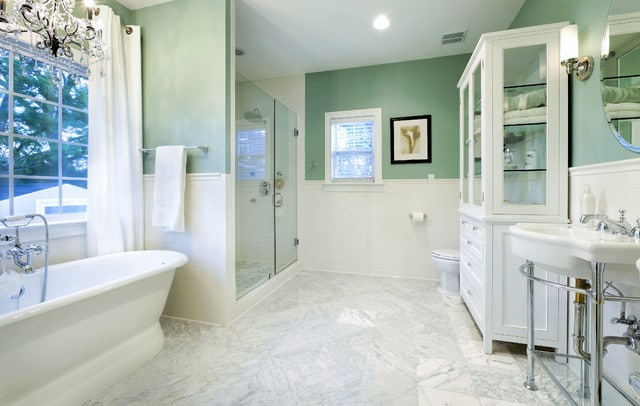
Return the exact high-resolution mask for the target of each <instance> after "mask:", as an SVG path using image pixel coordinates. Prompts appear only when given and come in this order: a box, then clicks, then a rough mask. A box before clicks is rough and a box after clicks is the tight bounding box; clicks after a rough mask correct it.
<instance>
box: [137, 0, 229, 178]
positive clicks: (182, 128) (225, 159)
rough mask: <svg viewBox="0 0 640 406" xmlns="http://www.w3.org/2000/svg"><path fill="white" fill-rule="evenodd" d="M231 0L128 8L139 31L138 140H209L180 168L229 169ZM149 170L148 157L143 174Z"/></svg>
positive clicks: (150, 161)
mask: <svg viewBox="0 0 640 406" xmlns="http://www.w3.org/2000/svg"><path fill="white" fill-rule="evenodd" d="M229 1H230V0H180V1H172V2H168V3H163V4H159V5H157V6H153V7H146V8H143V9H140V10H136V11H134V23H135V24H136V25H139V26H141V27H142V28H141V32H142V92H143V97H142V102H143V119H144V129H143V131H144V133H143V134H144V146H145V147H155V146H159V145H167V144H184V145H187V146H198V145H208V146H209V153H208V154H204V153H201V152H199V151H190V152H189V159H188V160H187V172H189V173H206V172H226V173H229V151H228V150H229V147H228V146H229V137H228V133H229V131H228V130H229V118H228V115H229V112H230V108H229V100H230V88H231V86H232V85H233V83H231V80H230V68H229V66H230V64H229V58H228V55H229V49H230V45H229V27H230V11H229V10H230V5H229ZM152 172H153V157H149V158H147V159H146V160H145V173H152Z"/></svg>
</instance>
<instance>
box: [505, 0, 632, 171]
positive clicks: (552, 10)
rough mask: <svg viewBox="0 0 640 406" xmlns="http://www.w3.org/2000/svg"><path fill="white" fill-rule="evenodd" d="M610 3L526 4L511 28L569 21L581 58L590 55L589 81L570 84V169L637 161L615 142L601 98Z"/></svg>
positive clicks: (563, 0)
mask: <svg viewBox="0 0 640 406" xmlns="http://www.w3.org/2000/svg"><path fill="white" fill-rule="evenodd" d="M610 5H611V1H610V0H580V1H575V0H527V2H526V3H525V4H524V5H523V6H522V9H521V10H520V12H519V14H518V15H517V16H516V18H515V19H514V21H513V23H512V25H511V28H520V27H527V26H532V25H539V24H547V23H554V22H560V21H569V22H571V23H573V24H578V27H579V37H580V38H579V39H580V54H581V55H592V56H593V58H594V60H595V69H594V71H593V74H592V76H591V78H589V79H588V80H586V81H578V80H577V79H576V78H575V76H573V77H572V80H571V133H570V140H571V141H570V143H571V144H570V153H571V156H570V165H571V166H580V165H588V164H595V163H602V162H610V161H618V160H622V159H629V158H637V157H638V155H637V154H634V153H632V152H629V151H627V150H626V149H624V148H623V147H622V146H621V145H620V144H618V142H617V141H616V140H615V138H614V136H613V134H612V133H611V130H610V129H609V125H608V124H607V121H606V119H605V116H604V112H603V109H602V101H601V97H600V80H599V78H600V47H601V42H602V36H603V34H604V22H605V20H606V17H607V14H608V12H609V7H610Z"/></svg>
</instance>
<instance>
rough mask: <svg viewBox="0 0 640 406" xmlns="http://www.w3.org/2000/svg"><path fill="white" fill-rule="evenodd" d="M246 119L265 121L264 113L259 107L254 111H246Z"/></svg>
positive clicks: (253, 121)
mask: <svg viewBox="0 0 640 406" xmlns="http://www.w3.org/2000/svg"><path fill="white" fill-rule="evenodd" d="M244 119H245V120H247V121H251V122H252V123H261V122H262V121H263V119H262V114H260V110H258V108H257V107H256V108H255V109H253V110H252V111H245V112H244Z"/></svg>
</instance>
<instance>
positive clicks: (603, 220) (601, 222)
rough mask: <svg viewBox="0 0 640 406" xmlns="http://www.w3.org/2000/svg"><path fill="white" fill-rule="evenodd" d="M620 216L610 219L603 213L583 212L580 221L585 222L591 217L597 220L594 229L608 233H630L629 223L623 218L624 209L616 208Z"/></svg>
mask: <svg viewBox="0 0 640 406" xmlns="http://www.w3.org/2000/svg"><path fill="white" fill-rule="evenodd" d="M618 214H619V215H620V217H619V218H618V220H612V219H610V218H609V217H607V216H606V215H603V214H583V215H581V216H580V223H582V224H587V222H588V221H589V220H591V219H595V220H598V222H597V223H596V230H598V231H602V232H605V233H610V234H616V235H618V234H620V235H630V232H631V224H629V222H628V221H627V220H626V219H625V217H624V214H625V210H622V209H621V210H618Z"/></svg>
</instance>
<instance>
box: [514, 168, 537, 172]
mask: <svg viewBox="0 0 640 406" xmlns="http://www.w3.org/2000/svg"><path fill="white" fill-rule="evenodd" d="M546 170H547V168H535V169H533V168H532V169H525V168H522V169H518V168H515V169H505V170H504V171H505V172H545V171H546Z"/></svg>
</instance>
